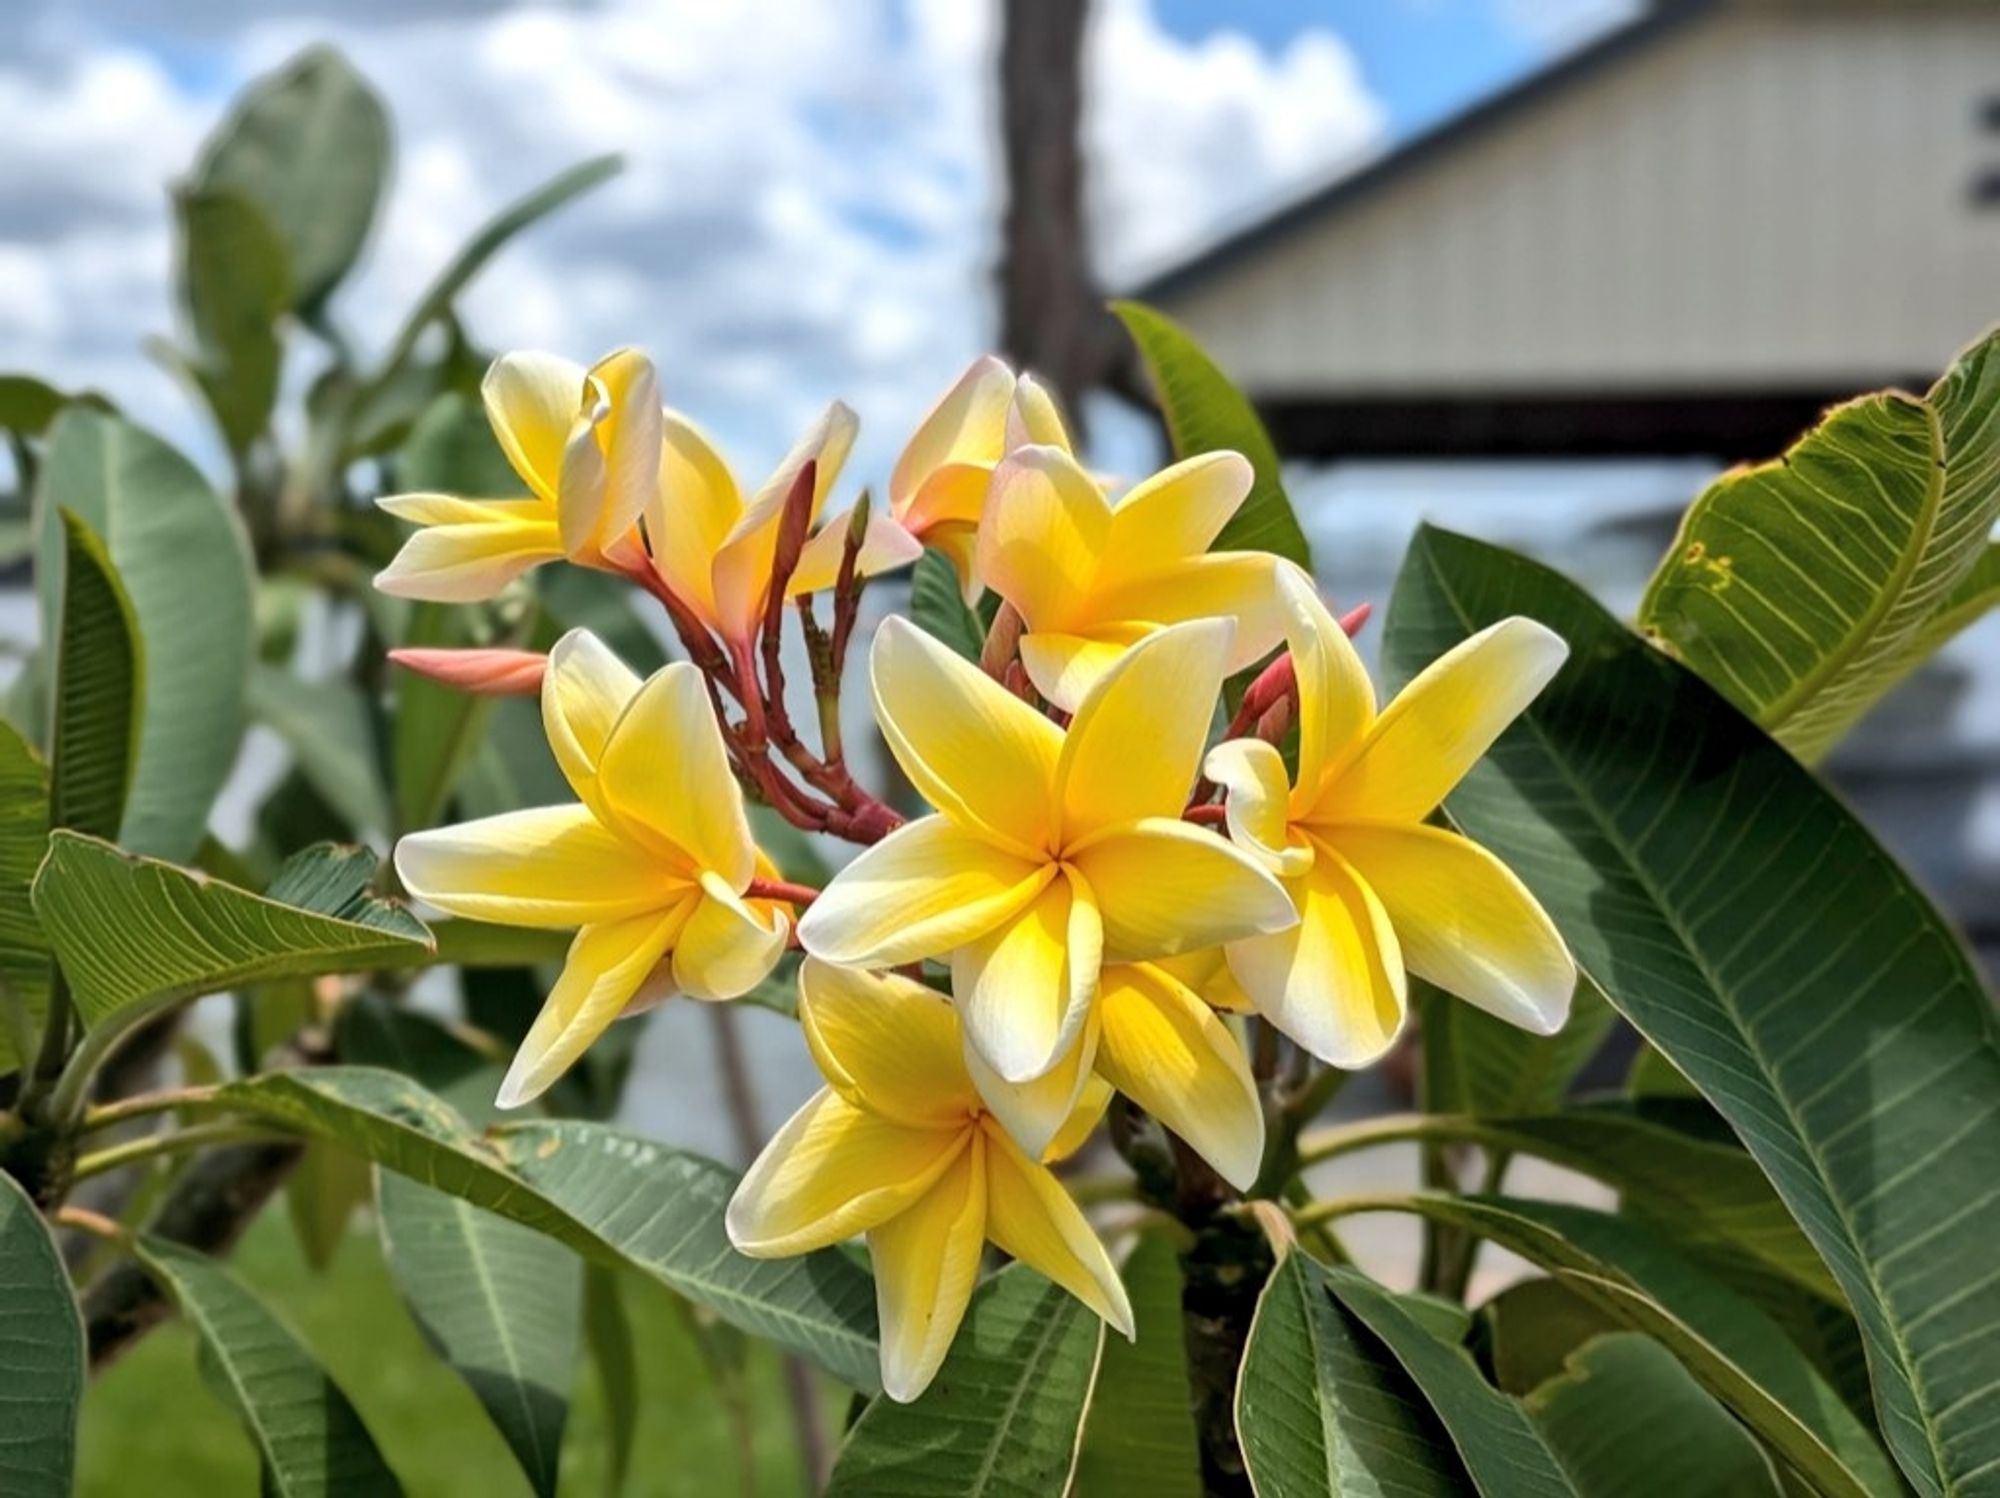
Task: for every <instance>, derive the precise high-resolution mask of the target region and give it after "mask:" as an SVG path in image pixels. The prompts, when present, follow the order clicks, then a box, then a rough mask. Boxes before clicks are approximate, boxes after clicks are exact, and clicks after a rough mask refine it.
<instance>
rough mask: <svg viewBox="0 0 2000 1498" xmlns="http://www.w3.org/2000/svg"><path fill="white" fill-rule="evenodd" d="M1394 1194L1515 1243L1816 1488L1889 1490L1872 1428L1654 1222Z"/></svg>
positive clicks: (1435, 1215) (1435, 1217)
mask: <svg viewBox="0 0 2000 1498" xmlns="http://www.w3.org/2000/svg"><path fill="white" fill-rule="evenodd" d="M1384 1205H1390V1203H1384ZM1393 1205H1394V1206H1396V1207H1399V1208H1401V1209H1404V1210H1407V1211H1411V1212H1416V1213H1420V1214H1421V1215H1422V1216H1424V1217H1426V1218H1428V1219H1430V1220H1431V1221H1433V1222H1441V1223H1448V1224H1450V1225H1452V1226H1453V1227H1456V1228H1459V1229H1460V1230H1462V1231H1466V1232H1471V1233H1476V1234H1478V1235H1479V1236H1480V1237H1482V1238H1485V1239H1487V1240H1488V1241H1489V1242H1492V1243H1495V1244H1498V1245H1499V1246H1500V1247H1502V1248H1505V1249H1508V1250H1510V1251H1512V1252H1514V1253H1517V1254H1519V1255H1520V1256H1521V1257H1522V1258H1524V1259H1527V1260H1528V1261H1529V1262H1530V1263H1533V1264H1535V1265H1537V1266H1539V1267H1540V1268H1542V1269H1544V1270H1546V1271H1547V1272H1548V1273H1549V1274H1551V1275H1553V1276H1554V1277H1555V1278H1556V1279H1557V1280H1558V1281H1560V1282H1561V1283H1562V1284H1564V1285H1566V1286H1568V1287H1569V1288H1570V1289H1573V1290H1575V1291H1576V1292H1577V1293H1579V1294H1580V1295H1582V1296H1584V1297H1585V1298H1586V1299H1588V1300H1590V1301H1592V1302H1593V1303H1595V1304H1596V1305H1598V1306H1599V1307H1601V1308H1602V1309H1603V1310H1604V1311H1605V1312H1606V1313H1607V1314H1609V1315H1612V1316H1615V1317H1617V1318H1618V1319H1619V1320H1620V1321H1622V1322H1623V1323H1625V1324H1626V1325H1627V1326H1629V1327H1630V1328H1631V1329H1632V1330H1634V1331H1642V1332H1645V1333H1646V1334H1648V1335H1649V1336H1652V1337H1654V1338H1656V1339H1657V1340H1658V1341H1659V1342H1660V1343H1661V1344H1662V1345H1664V1346H1665V1347H1667V1348H1668V1349H1669V1350H1670V1351H1672V1352H1673V1353H1674V1355H1675V1356H1676V1357H1678V1358H1679V1359H1680V1360H1681V1362H1682V1363H1683V1364H1685V1365H1686V1367H1687V1369H1688V1371H1689V1372H1690V1373H1691V1374H1693V1375H1694V1377H1695V1378H1697V1379H1698V1380H1700V1382H1701V1384H1702V1386H1703V1387H1704V1388H1706V1389H1707V1390H1708V1391H1709V1392H1710V1393H1711V1394H1713V1395H1714V1396H1715V1397H1716V1398H1717V1399H1719V1400H1720V1401H1721V1402H1722V1403H1723V1404H1724V1405H1726V1406H1727V1407H1728V1408H1729V1409H1730V1410H1732V1411H1734V1413H1735V1414H1736V1416H1737V1417H1738V1418H1739V1419H1741V1420H1742V1421H1743V1423H1744V1424H1746V1425H1748V1426H1749V1427H1750V1428H1751V1429H1752V1430H1753V1431H1755V1432H1756V1433H1757V1434H1758V1436H1760V1437H1761V1438H1762V1439H1763V1441H1764V1443H1765V1444H1766V1445H1767V1446H1769V1447H1770V1449H1771V1450H1772V1452H1773V1453H1775V1454H1776V1455H1777V1456H1779V1457H1781V1458H1782V1459H1783V1460H1784V1461H1786V1462H1787V1463H1788V1464H1789V1465H1790V1466H1792V1467H1793V1468H1794V1469H1795V1470H1796V1471H1797V1472H1798V1473H1799V1474H1800V1475H1801V1476H1802V1477H1804V1478H1805V1479H1806V1480H1807V1481H1808V1482H1810V1483H1811V1484H1812V1485H1813V1486H1814V1488H1815V1490H1816V1491H1818V1492H1821V1493H1827V1494H1844V1495H1850V1498H1857V1495H1861V1494H1871V1493H1872V1494H1882V1493H1894V1492H1896V1491H1897V1490H1898V1486H1899V1485H1898V1484H1897V1482H1896V1479H1895V1475H1894V1472H1893V1470H1892V1469H1891V1467H1890V1466H1889V1463H1888V1460H1887V1459H1886V1458H1885V1457H1884V1456H1883V1454H1882V1452H1881V1450H1880V1448H1879V1447H1877V1446H1876V1444H1875V1440H1874V1437H1873V1436H1872V1435H1870V1434H1869V1432H1868V1430H1867V1429H1866V1427H1864V1426H1863V1425H1862V1424H1861V1422H1860V1421H1859V1420H1857V1419H1856V1418H1855V1417H1854V1415H1853V1413H1852V1412H1851V1411H1850V1410H1849V1409H1848V1408H1847V1406H1846V1405H1845V1403H1843V1402H1842V1400H1841V1398H1840V1395H1839V1394H1838V1393H1837V1392H1836V1391H1835V1390H1834V1389H1833V1387H1832V1386H1831V1385H1830V1384H1828V1383H1827V1381H1826V1379H1825V1378H1824V1377H1823V1376H1822V1375H1821V1373H1820V1372H1819V1370H1818V1369H1817V1368H1815V1367H1814V1366H1813V1364H1812V1363H1811V1362H1810V1361H1809V1360H1808V1359H1807V1358H1806V1356H1805V1354H1804V1353H1802V1352H1801V1351H1800V1350H1799V1348H1798V1347H1796V1346H1795V1345H1794V1344H1793V1343H1792V1342H1791V1341H1790V1340H1789V1339H1788V1338H1787V1337H1786V1336H1785V1333H1784V1331H1783V1329H1782V1328H1780V1327H1779V1326H1778V1325H1776V1324H1775V1323H1774V1322H1772V1321H1771V1319H1770V1318H1769V1317H1768V1316H1766V1315H1765V1314H1764V1313H1763V1312H1762V1311H1760V1310H1759V1309H1758V1308H1757V1307H1756V1306H1755V1305H1753V1304H1752V1303H1751V1302H1750V1301H1748V1300H1746V1299H1744V1298H1743V1297H1742V1296H1740V1295H1738V1294H1737V1293H1736V1292H1735V1291H1733V1290H1731V1289H1729V1288H1728V1287H1726V1286H1725V1285H1723V1284H1721V1283H1720V1282H1719V1281H1717V1280H1715V1279H1713V1278H1711V1277H1710V1276H1709V1275H1708V1274H1706V1273H1705V1272H1703V1271H1702V1270H1701V1269H1699V1268H1697V1267H1696V1266H1695V1265H1694V1264H1692V1263H1690V1262H1689V1261H1688V1260H1686V1259H1684V1258H1682V1257H1680V1256H1679V1255H1677V1254H1675V1253H1674V1252H1673V1251H1672V1250H1671V1249H1669V1248H1668V1247H1666V1245H1665V1244H1663V1243H1661V1242H1660V1241H1659V1236H1658V1235H1657V1234H1656V1233H1653V1232H1651V1231H1650V1230H1648V1229H1646V1228H1643V1227H1641V1226H1638V1225H1636V1224H1633V1223H1629V1222H1625V1221H1623V1220H1621V1219H1619V1218H1617V1217H1612V1216H1610V1215H1608V1214H1606V1213H1603V1212H1593V1211H1591V1210H1589V1209H1587V1208H1584V1207H1573V1206H1568V1205H1566V1204H1560V1203H1556V1202H1539V1201H1527V1200H1523V1199H1520V1198H1516V1197H1488V1196H1465V1197H1446V1196H1437V1195H1428V1194H1426V1195H1421V1196H1411V1197H1402V1198H1397V1199H1395V1200H1394V1202H1393Z"/></svg>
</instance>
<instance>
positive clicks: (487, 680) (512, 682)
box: [389, 649, 549, 697]
mask: <svg viewBox="0 0 2000 1498" xmlns="http://www.w3.org/2000/svg"><path fill="white" fill-rule="evenodd" d="M389 659H390V660H392V661H394V662H395V663H396V664H397V665H399V666H401V667H403V668H404V669H405V670H408V671H414V672H416V673H417V675H419V676H427V677H429V678H430V679H431V680H432V681H436V682H442V683H443V684H444V685H446V686H448V687H456V688H457V689H458V690H459V691H461V692H472V693H475V694H476V695H478V696H481V697H532V696H534V695H535V694H536V693H537V692H539V691H541V689H542V677H543V675H544V674H545V673H546V672H547V671H548V669H549V658H548V657H547V656H545V655H543V654H541V653H540V652H539V651H534V650H437V649H408V650H392V651H390V652H389Z"/></svg>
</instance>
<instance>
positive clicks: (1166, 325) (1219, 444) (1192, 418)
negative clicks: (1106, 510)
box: [1111, 302, 1312, 572]
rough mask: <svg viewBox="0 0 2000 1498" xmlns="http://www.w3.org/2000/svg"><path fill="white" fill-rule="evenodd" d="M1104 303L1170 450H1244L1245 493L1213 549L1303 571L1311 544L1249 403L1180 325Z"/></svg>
mask: <svg viewBox="0 0 2000 1498" xmlns="http://www.w3.org/2000/svg"><path fill="white" fill-rule="evenodd" d="M1111 310H1112V311H1113V312H1115V313H1117V314H1118V318H1119V320H1120V321H1121V322H1123V323H1124V324H1125V331H1126V332H1127V333H1129V334H1130V335H1131V337H1132V342H1133V343H1134V344H1135V345H1136V346H1137V347H1138V350H1139V354H1140V356H1141V357H1142V358H1143V359H1144V360H1145V361H1146V371H1147V373H1148V374H1150V375H1151V376H1152V380H1153V389H1154V391H1155V392H1156V393H1157V394H1158V396H1159V400H1160V412H1161V414H1162V415H1163V416H1165V418H1166V422H1167V432H1168V435H1169V436H1170V437H1172V439H1173V444H1174V456H1175V457H1177V458H1187V457H1192V456H1194V455H1195V454H1196V453H1206V452H1215V451H1217V450H1218V449H1224V448H1226V449H1229V450H1231V451H1234V452H1239V453H1241V454H1243V456H1244V457H1246V458H1248V459H1249V460H1250V465H1251V467H1253V468H1254V469H1255V470H1256V471H1257V479H1256V482H1255V483H1254V484H1253V485H1251V488H1250V494H1249V497H1248V498H1247V499H1245V500H1244V501H1243V507H1242V508H1241V509H1239V510H1238V511H1237V512H1236V514H1235V515H1234V516H1233V517H1232V518H1231V519H1230V522H1229V524H1227V525H1225V526H1224V527H1223V528H1222V534H1221V535H1219V536H1217V537H1216V538H1215V548H1214V549H1215V550H1217V551H1270V552H1276V553H1277V554H1278V555H1279V556H1281V557H1289V558H1290V559H1291V560H1292V561H1294V562H1297V563H1298V564H1299V565H1300V566H1301V567H1304V568H1305V569H1306V570H1307V571H1308V572H1310V571H1311V570H1312V549H1311V547H1310V546H1309V545H1308V544H1307V542H1306V536H1305V532H1304V531H1303V530H1301V529H1300V528H1299V517H1298V515H1297V514H1296V513H1295V512H1294V511H1293V509H1292V502H1291V500H1290V499H1289V498H1287V497H1286V495H1285V486H1284V482H1283V476H1282V474H1281V472H1280V469H1279V464H1278V450H1277V449H1276V448H1275V447H1274V446H1272V444H1271V438H1270V435H1269V434H1268V433H1267V432H1266V431H1265V430H1264V423H1263V422H1262V421H1261V420H1260V419H1259V418H1258V416H1257V412H1256V409H1255V408H1254V407H1253V406H1252V405H1251V404H1250V402H1249V401H1248V400H1246V399H1245V398H1244V396H1243V393H1242V392H1241V391H1239V390H1238V389H1237V388H1236V387H1235V386H1234V385H1233V384H1231V383H1230V381H1229V377H1228V376H1227V375H1225V374H1223V372H1222V371H1221V370H1219V369H1217V368H1216V367H1215V364H1214V362H1213V361H1212V360H1211V359H1210V358H1209V357H1208V355H1207V354H1206V353H1204V352H1203V351H1202V347H1201V345H1200V344H1198V343H1196V342H1195V340H1194V336H1193V335H1192V334H1191V333H1189V332H1188V331H1187V329H1185V328H1183V327H1181V326H1180V325H1179V324H1178V323H1175V322H1174V321H1172V320H1171V319H1170V318H1167V317H1165V316H1163V315H1162V314H1160V313H1158V312H1156V311H1154V310H1153V309H1152V308H1151V307H1147V306H1143V305H1141V304H1140V303H1138V302H1113V303H1112V304H1111Z"/></svg>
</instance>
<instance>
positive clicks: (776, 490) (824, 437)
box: [646, 401, 858, 645]
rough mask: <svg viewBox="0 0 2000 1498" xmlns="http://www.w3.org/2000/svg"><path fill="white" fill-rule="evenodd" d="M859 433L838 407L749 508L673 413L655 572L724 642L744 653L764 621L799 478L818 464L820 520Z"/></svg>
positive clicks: (656, 518)
mask: <svg viewBox="0 0 2000 1498" xmlns="http://www.w3.org/2000/svg"><path fill="white" fill-rule="evenodd" d="M857 427H858V423H857V422H856V420H855V417H854V413H853V412H852V411H850V410H849V409H848V408H847V407H846V406H844V405H842V404H841V403H840V402H839V401H835V402H834V403H833V404H832V405H831V406H829V407H827V409H826V413H825V414H824V415H823V416H821V417H820V419H819V420H818V421H817V422H815V423H814V424H813V426H812V428H811V430H809V431H808V432H807V433H806V434H805V436H804V437H802V438H801V439H800V440H799V442H798V444H797V445H796V446H794V447H793V448H792V450H791V452H789V453H787V454H786V455H785V459H784V461H783V462H782V463H780V464H779V465H778V468H777V471H776V472H775V473H773V474H772V475H771V477H770V478H769V479H768V480H767V481H766V482H765V484H764V487H763V488H761V489H759V490H758V491H757V492H756V493H755V494H754V495H752V496H751V497H750V498H749V499H748V500H747V501H746V500H745V499H744V497H743V491H742V490H741V489H740V488H738V487H737V483H736V479H735V476H734V475H733V474H732V473H731V472H730V469H729V465H728V464H727V463H726V462H724V461H723V459H722V456H721V454H720V453H719V452H717V450H716V447H715V444H714V443H713V442H711V441H710V440H709V439H708V437H707V435H706V434H705V433H704V432H703V431H702V430H701V428H699V427H697V426H696V425H695V424H694V423H693V422H691V421H689V420H688V419H687V418H686V417H685V416H682V415H680V414H678V413H676V412H673V411H669V412H667V413H666V424H665V437H666V446H665V450H664V453H663V456H662V458H661V463H660V482H659V486H658V489H657V490H656V491H655V493H654V494H653V497H652V499H651V501H650V502H649V504H648V506H647V509H646V534H647V539H648V540H649V541H650V542H651V543H652V551H653V567H654V569H655V570H656V571H657V572H658V573H659V575H660V577H661V579H662V580H663V581H664V582H665V583H666V585H667V587H668V588H669V589H671V590H672V592H673V594H674V596H675V597H676V598H678V599H680V600H681V601H682V602H683V603H684V604H686V605H687V607H688V608H689V609H691V610H692V611H693V612H694V614H695V617H696V618H698V619H700V620H701V622H702V623H703V624H705V625H707V626H708V627H709V628H710V629H712V630H714V631H715V632H716V633H717V634H719V635H721V636H722V637H723V638H724V639H725V640H728V641H731V642H733V643H735V644H739V645H740V644H743V643H744V642H746V641H748V640H750V639H752V638H754V637H755V635H756V633H757V630H758V627H759V625H760V624H761V622H762V620H763V617H764V605H765V602H766V600H768V599H769V597H770V594H771V574H772V571H773V568H774V566H775V563H776V560H777V554H778V529H779V526H780V524H781V523H782V522H783V520H784V512H785V500H786V499H787V498H788V497H789V496H790V494H791V492H792V485H793V483H795V482H796V481H797V479H798V476H799V472H800V470H801V469H803V468H804V467H805V465H806V464H807V463H809V462H811V463H816V464H817V465H818V466H817V468H816V469H815V470H814V473H813V498H812V513H813V516H814V517H815V518H817V517H818V515H819V513H820V508H821V506H822V505H824V504H825V503H826V496H827V493H828V491H829V490H831V489H832V488H833V485H834V481H835V480H836V479H838V478H839V477H840V470H841V466H842V465H843V464H844V463H845V462H846V461H847V454H848V452H849V451H850V450H851V449H852V448H853V446H854V434H855V431H856V430H857ZM788 591H792V592H796V591H799V590H798V588H797V587H796V586H794V587H793V588H792V589H790V590H788Z"/></svg>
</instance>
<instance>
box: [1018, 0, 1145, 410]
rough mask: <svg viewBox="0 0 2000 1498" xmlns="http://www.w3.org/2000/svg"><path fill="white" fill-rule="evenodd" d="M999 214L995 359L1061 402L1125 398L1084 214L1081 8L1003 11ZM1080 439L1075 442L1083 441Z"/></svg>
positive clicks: (1084, 0)
mask: <svg viewBox="0 0 2000 1498" xmlns="http://www.w3.org/2000/svg"><path fill="white" fill-rule="evenodd" d="M1001 15H1002V24H1001V34H1000V129H1001V138H1002V142H1003V147H1004V150H1005V153H1006V179H1005V180H1006V193H1007V200H1006V210H1005V214H1004V218H1003V222H1002V230H1001V251H1000V267H999V283H1000V284H999V293H1000V347H1001V349H1002V351H1003V352H1004V353H1005V354H1006V356H1007V358H1008V359H1009V360H1010V361H1012V362H1013V363H1014V365H1015V366H1016V367H1018V368H1022V369H1031V370H1033V371H1034V372H1035V373H1036V374H1038V375H1040V376H1042V377H1043V378H1045V379H1047V380H1048V381H1049V382H1050V383H1052V384H1053V385H1054V386H1055V387H1056V389H1057V390H1058V391H1060V392H1061V393H1062V395H1063V396H1064V398H1065V399H1066V400H1067V401H1068V402H1069V409H1070V414H1071V418H1072V420H1073V421H1074V420H1076V419H1078V414H1079V403H1080V402H1081V401H1082V399H1083V397H1084V395H1085V394H1086V393H1087V392H1089V391H1091V390H1093V389H1096V388H1099V387H1107V388H1124V386H1125V383H1126V378H1127V377H1126V373H1125V366H1126V358H1125V341H1124V337H1123V335H1122V334H1121V333H1120V332H1119V329H1118V326H1117V323H1116V322H1115V321H1114V320H1113V318H1112V317H1111V315H1110V313H1108V312H1107V311H1105V308H1104V296H1103V292H1102V291H1101V290H1100V288H1099V287H1098V285H1097V278H1096V276H1095V275H1094V274H1093V272H1092V270H1091V264H1090V232H1089V225H1088V223H1087V222H1086V218H1085V213H1084V162H1083V146H1082V140H1081V138H1080V130H1081V126H1082V121H1083V45H1084V37H1085V35H1086V33H1087V30H1088V27H1089V23H1090V5H1089V3H1088V0H1001ZM1079 435H1080V434H1079Z"/></svg>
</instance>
